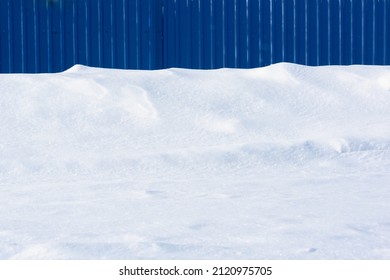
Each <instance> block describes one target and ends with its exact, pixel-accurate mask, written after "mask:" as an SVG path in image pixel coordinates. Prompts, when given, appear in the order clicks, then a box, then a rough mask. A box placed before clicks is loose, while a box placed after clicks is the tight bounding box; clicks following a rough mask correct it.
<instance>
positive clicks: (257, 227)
mask: <svg viewBox="0 0 390 280" xmlns="http://www.w3.org/2000/svg"><path fill="white" fill-rule="evenodd" d="M389 171H390V67H379V66H348V67H347V66H345V67H340V66H328V67H306V66H299V65H294V64H287V63H282V64H276V65H272V66H269V67H264V68H259V69H250V70H239V69H221V70H208V71H201V70H184V69H169V70H159V71H125V70H109V69H98V68H89V67H84V66H80V65H77V66H75V67H73V68H71V69H69V70H68V71H65V72H63V73H58V74H39V75H37V74H34V75H25V74H24V75H21V74H19V75H9V74H7V75H0V258H1V259H41V258H46V259H109V258H111V259H112V258H114V259H122V258H127V259H155V258H162V259H177V258H180V259H212V258H217V259H232V258H233V259H356V258H357V259H388V258H390V172H389Z"/></svg>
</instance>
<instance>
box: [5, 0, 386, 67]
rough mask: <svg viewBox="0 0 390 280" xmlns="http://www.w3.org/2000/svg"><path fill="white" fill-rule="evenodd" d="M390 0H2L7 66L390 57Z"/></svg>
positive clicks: (254, 63) (374, 60) (372, 60)
mask: <svg viewBox="0 0 390 280" xmlns="http://www.w3.org/2000/svg"><path fill="white" fill-rule="evenodd" d="M389 15H390V0H0V72H2V73H15V72H17V73H24V72H30V73H37V72H58V71H63V70H65V69H67V68H69V67H71V66H73V65H74V64H77V63H79V64H85V65H90V66H99V67H109V68H123V69H160V68H168V67H186V68H198V69H210V68H220V67H239V68H249V67H258V66H265V65H269V64H272V63H276V62H281V61H286V62H295V63H300V64H306V65H329V64H336V65H339V64H343V65H348V64H378V65H389V64H390V20H389Z"/></svg>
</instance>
